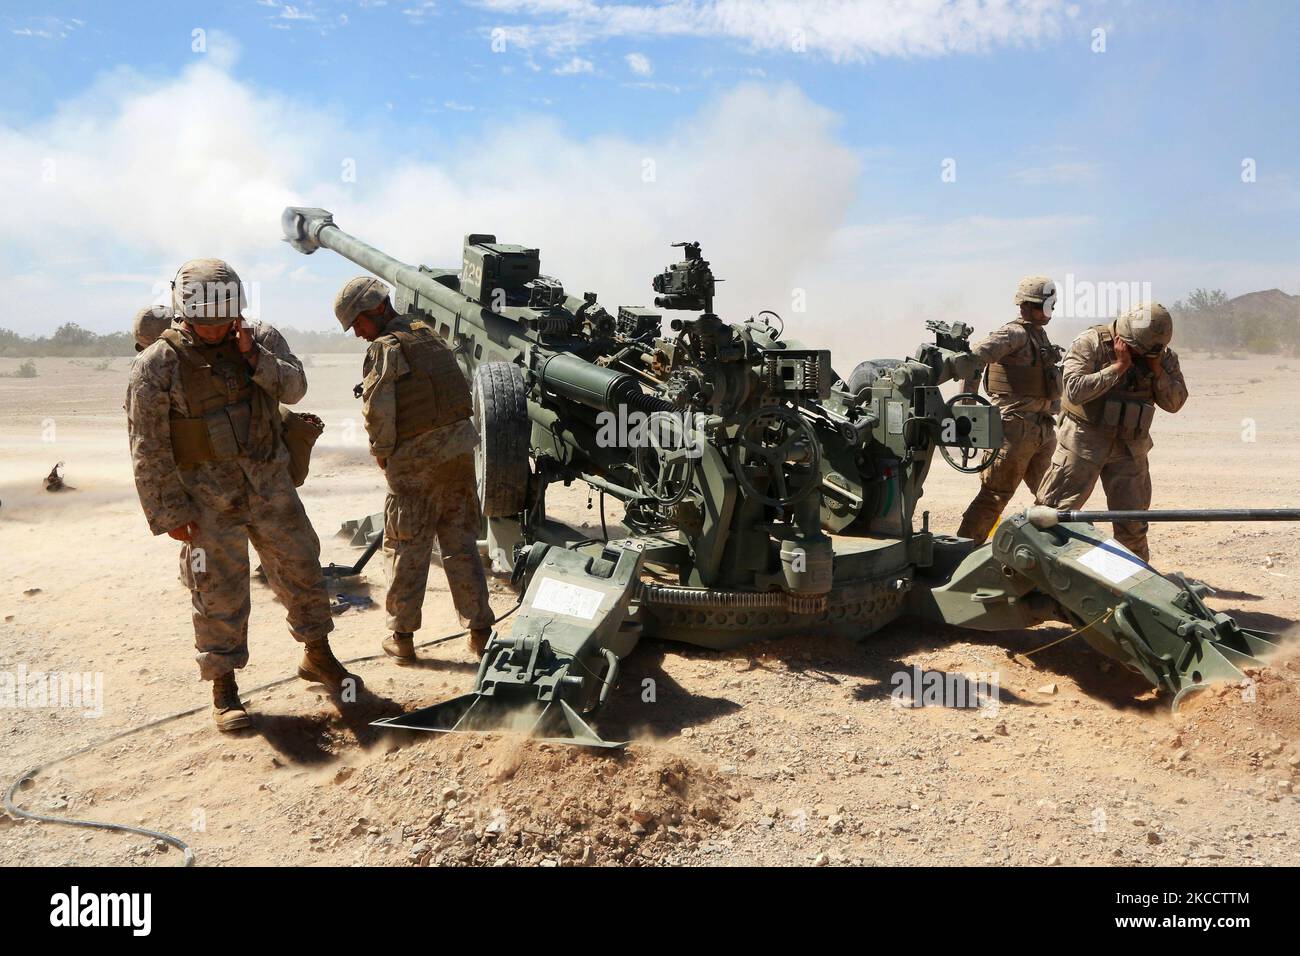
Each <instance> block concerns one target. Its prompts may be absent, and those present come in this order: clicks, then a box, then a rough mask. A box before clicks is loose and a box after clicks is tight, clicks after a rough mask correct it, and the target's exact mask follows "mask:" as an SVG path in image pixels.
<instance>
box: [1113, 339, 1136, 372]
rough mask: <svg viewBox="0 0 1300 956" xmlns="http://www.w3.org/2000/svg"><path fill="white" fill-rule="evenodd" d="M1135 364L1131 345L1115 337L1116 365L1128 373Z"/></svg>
mask: <svg viewBox="0 0 1300 956" xmlns="http://www.w3.org/2000/svg"><path fill="white" fill-rule="evenodd" d="M1132 364H1133V350H1132V349H1131V348H1130V347H1129V344H1128V343H1127V342H1125V341H1124V340H1123V339H1121V338H1120V337H1119V336H1115V365H1116V367H1117V368H1118V369H1119V370H1120V371H1121V372H1127V371H1128V370H1129V367H1130V366H1131V365H1132Z"/></svg>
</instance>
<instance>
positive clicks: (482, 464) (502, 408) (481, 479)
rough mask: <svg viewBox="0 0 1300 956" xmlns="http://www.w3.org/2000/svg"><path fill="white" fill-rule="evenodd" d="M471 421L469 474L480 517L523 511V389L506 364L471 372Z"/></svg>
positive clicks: (527, 431)
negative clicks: (473, 438) (474, 441)
mask: <svg viewBox="0 0 1300 956" xmlns="http://www.w3.org/2000/svg"><path fill="white" fill-rule="evenodd" d="M471 391H472V393H473V396H474V422H475V424H476V425H477V426H478V448H477V449H476V450H475V452H474V472H475V475H476V476H477V478H478V497H479V502H480V504H482V506H483V514H484V515H486V516H487V517H489V518H505V517H510V516H512V515H517V514H519V513H520V512H521V511H523V510H524V507H525V500H526V497H527V494H528V440H529V437H530V436H531V433H532V424H531V423H530V422H529V420H528V388H527V386H525V385H524V376H523V373H521V372H520V371H519V369H518V368H517V367H516V366H514V365H513V364H511V363H510V362H484V363H483V364H482V365H480V366H479V367H478V368H476V369H475V370H474V384H473V388H472V390H471Z"/></svg>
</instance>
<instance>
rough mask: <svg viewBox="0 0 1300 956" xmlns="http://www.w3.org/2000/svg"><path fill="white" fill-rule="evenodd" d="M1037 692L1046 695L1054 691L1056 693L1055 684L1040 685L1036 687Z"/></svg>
mask: <svg viewBox="0 0 1300 956" xmlns="http://www.w3.org/2000/svg"><path fill="white" fill-rule="evenodd" d="M1038 693H1040V694H1046V695H1048V696H1049V697H1050V696H1051V695H1052V694H1055V693H1056V685H1055V684H1044V685H1043V686H1042V687H1040V688H1038Z"/></svg>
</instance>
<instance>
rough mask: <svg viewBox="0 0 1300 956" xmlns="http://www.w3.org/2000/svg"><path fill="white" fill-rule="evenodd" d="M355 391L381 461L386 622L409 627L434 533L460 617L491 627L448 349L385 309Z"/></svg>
mask: <svg viewBox="0 0 1300 956" xmlns="http://www.w3.org/2000/svg"><path fill="white" fill-rule="evenodd" d="M361 397H362V401H363V413H364V415H365V423H366V433H367V434H368V436H369V438H370V451H371V454H373V455H374V456H375V457H376V458H377V459H379V460H380V461H381V462H385V468H384V475H385V477H386V478H387V480H388V498H387V501H386V502H385V504H384V551H385V554H386V555H387V557H388V561H389V581H390V583H389V587H388V600H387V605H386V607H387V610H388V627H389V629H390V630H391V631H393V632H395V633H405V634H412V633H414V632H415V631H417V630H418V629H419V627H420V620H421V608H422V606H423V604H424V591H425V587H426V585H427V583H428V580H429V561H430V558H431V557H432V552H433V546H434V541H435V540H436V541H437V544H438V550H439V553H440V555H441V557H442V567H443V572H444V573H445V574H446V576H447V585H448V587H449V588H450V589H451V596H452V601H453V602H454V603H455V605H456V612H457V614H459V616H460V618H461V622H462V624H464V625H466V626H467V627H469V628H488V627H491V625H492V622H493V620H494V617H493V614H492V608H491V606H490V605H489V603H488V590H487V578H486V576H485V575H484V573H483V562H482V559H481V558H480V557H479V551H478V529H479V515H480V509H479V501H478V490H477V487H476V485H475V478H474V457H473V452H474V446H475V445H476V444H477V443H478V433H477V432H476V431H475V429H474V426H473V425H472V424H471V422H470V418H469V416H470V414H471V411H472V409H471V406H470V400H469V389H468V387H467V386H466V384H465V378H464V376H463V375H462V374H461V372H460V370H459V368H458V367H457V366H456V363H455V359H454V357H453V356H452V353H451V351H450V350H449V349H448V348H447V346H446V343H445V342H443V340H442V339H441V337H439V336H438V335H437V334H436V333H434V331H433V330H432V329H431V328H429V327H427V326H425V325H424V323H422V322H420V321H418V320H413V318H412V317H410V316H395V317H394V318H393V319H391V320H390V321H389V322H388V324H387V325H386V326H385V327H384V329H383V334H382V335H380V336H379V337H378V338H376V339H375V340H374V342H372V343H371V345H370V348H369V349H368V350H367V352H366V361H365V379H364V381H363V383H362V394H361Z"/></svg>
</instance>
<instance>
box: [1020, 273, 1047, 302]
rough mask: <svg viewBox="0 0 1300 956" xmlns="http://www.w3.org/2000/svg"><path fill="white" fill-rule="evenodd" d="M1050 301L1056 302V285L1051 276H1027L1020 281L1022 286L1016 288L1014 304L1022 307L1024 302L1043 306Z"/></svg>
mask: <svg viewBox="0 0 1300 956" xmlns="http://www.w3.org/2000/svg"><path fill="white" fill-rule="evenodd" d="M1048 299H1051V300H1053V301H1055V300H1056V283H1055V282H1053V281H1052V278H1051V276H1025V277H1024V278H1023V279H1021V280H1020V285H1018V286H1016V297H1015V298H1014V299H1012V304H1014V305H1020V303H1022V302H1035V303H1039V304H1042V303H1045V302H1047V300H1048Z"/></svg>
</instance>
